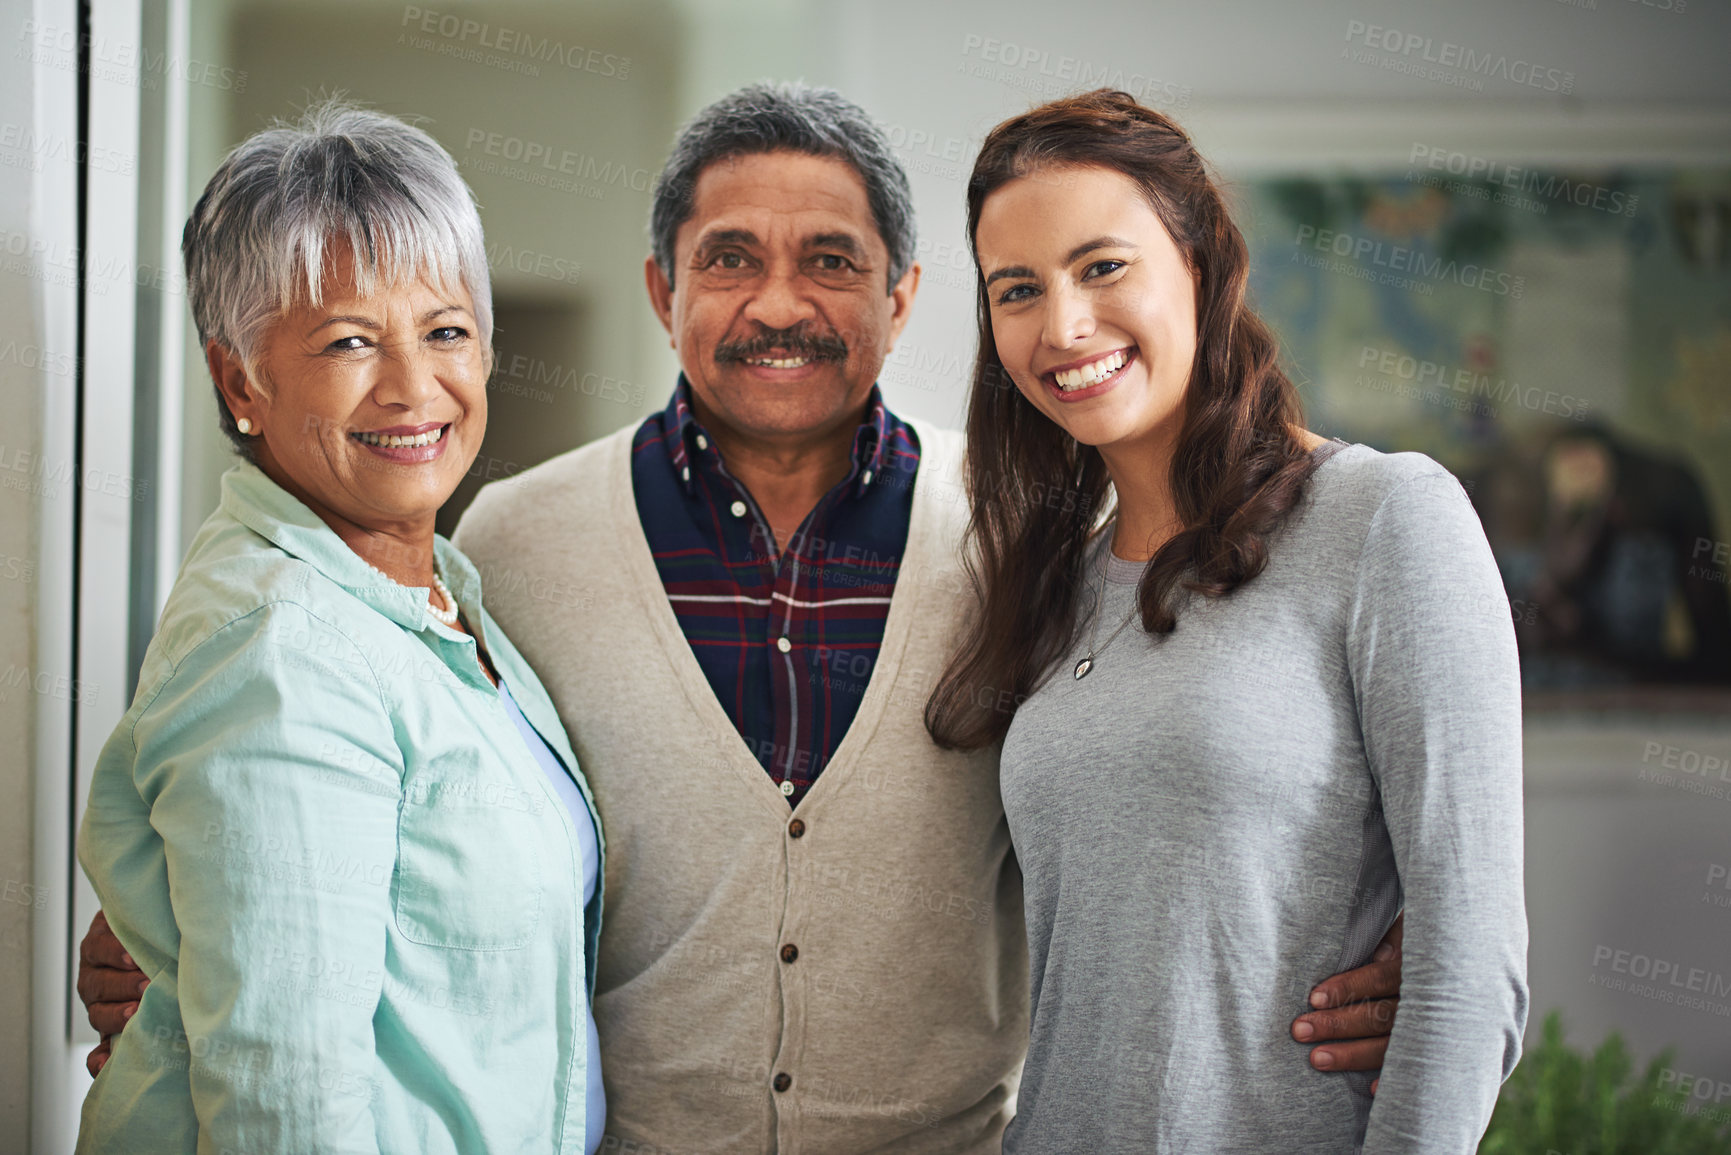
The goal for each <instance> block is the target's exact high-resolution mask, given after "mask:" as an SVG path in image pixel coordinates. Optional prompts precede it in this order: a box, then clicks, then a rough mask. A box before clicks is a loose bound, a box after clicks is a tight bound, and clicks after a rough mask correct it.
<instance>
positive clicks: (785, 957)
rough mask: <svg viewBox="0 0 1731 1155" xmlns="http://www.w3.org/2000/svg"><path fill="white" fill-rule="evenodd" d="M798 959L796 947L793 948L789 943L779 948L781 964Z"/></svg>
mask: <svg viewBox="0 0 1731 1155" xmlns="http://www.w3.org/2000/svg"><path fill="white" fill-rule="evenodd" d="M798 957H799V948H798V947H797V946H794V945H793V944H792V943H791V942H790V943H788V944H787V945H786V946H784V947H782V948H781V961H782V962H789V963H790V962H792V961H793V960H794V959H796V958H798Z"/></svg>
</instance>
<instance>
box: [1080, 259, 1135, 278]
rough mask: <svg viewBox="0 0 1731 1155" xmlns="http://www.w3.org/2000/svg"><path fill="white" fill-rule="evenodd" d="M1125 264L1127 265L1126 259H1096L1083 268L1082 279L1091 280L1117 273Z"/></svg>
mask: <svg viewBox="0 0 1731 1155" xmlns="http://www.w3.org/2000/svg"><path fill="white" fill-rule="evenodd" d="M1124 265H1125V262H1124V261H1114V260H1105V261H1095V262H1094V263H1093V264H1091V265H1089V266H1088V267H1087V268H1086V269H1083V270H1082V279H1083V280H1084V281H1091V280H1095V279H1097V278H1099V277H1105V276H1110V275H1111V274H1112V273H1115V272H1117V271H1118V270H1119V269H1121V268H1123V267H1124Z"/></svg>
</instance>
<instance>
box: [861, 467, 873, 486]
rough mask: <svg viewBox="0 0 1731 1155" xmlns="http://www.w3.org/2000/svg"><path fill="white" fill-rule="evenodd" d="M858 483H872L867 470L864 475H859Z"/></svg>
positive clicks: (870, 474) (870, 472)
mask: <svg viewBox="0 0 1731 1155" xmlns="http://www.w3.org/2000/svg"><path fill="white" fill-rule="evenodd" d="M859 483H860V484H861V485H870V484H871V483H872V471H871V470H869V469H868V470H866V471H865V472H864V473H862V474H860V478H859Z"/></svg>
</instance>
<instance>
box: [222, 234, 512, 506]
mask: <svg viewBox="0 0 1731 1155" xmlns="http://www.w3.org/2000/svg"><path fill="white" fill-rule="evenodd" d="M352 270H353V260H352V257H351V256H350V254H349V252H348V250H347V248H346V247H345V248H343V249H342V250H341V251H340V252H338V253H334V254H333V257H332V260H331V261H330V262H329V267H328V269H327V272H326V275H325V279H324V285H323V294H322V295H323V303H322V304H320V305H318V306H316V307H315V306H312V305H302V306H299V307H297V308H295V309H293V310H291V311H289V312H287V313H285V314H284V315H283V316H282V317H281V319H279V320H278V321H277V322H276V324H275V325H273V326H272V328H271V329H270V332H269V334H268V336H267V337H266V340H265V343H264V348H263V351H262V355H261V356H260V358H259V369H260V372H261V376H262V377H263V380H262V381H260V382H254V387H253V388H252V389H249V390H248V393H249V394H250V395H251V399H250V405H249V406H247V407H242V406H234V407H233V408H234V411H235V416H236V417H248V418H250V420H251V421H252V424H253V428H254V435H255V436H259V437H262V444H261V445H260V446H259V454H258V460H259V465H260V467H261V468H263V469H264V470H265V472H266V473H268V474H270V475H271V476H272V477H273V478H274V479H275V480H277V481H278V483H279V484H282V485H283V486H284V488H286V489H288V490H290V491H291V492H293V493H294V494H295V495H296V496H297V497H300V498H301V499H302V500H303V501H306V502H307V504H308V505H309V506H311V507H312V508H313V510H314V511H315V512H317V513H318V514H319V515H320V516H321V517H324V518H325V520H326V521H329V520H330V516H331V515H333V514H334V515H335V516H337V517H339V518H341V519H343V520H344V521H347V522H349V523H351V524H353V525H355V526H358V527H360V528H362V529H367V530H374V531H378V530H385V531H389V530H391V529H393V528H406V527H408V526H412V525H415V524H418V523H424V522H425V521H426V520H427V519H430V518H431V517H432V516H433V514H434V513H436V512H437V511H438V509H439V507H440V506H441V505H443V504H444V503H445V501H446V499H447V498H449V497H450V496H451V494H452V492H453V491H454V490H455V489H456V488H457V483H458V482H460V481H461V480H462V479H463V475H464V474H465V473H466V472H467V471H468V468H469V466H470V464H471V463H472V462H473V461H474V459H475V455H476V453H477V452H478V451H479V450H480V448H481V438H482V436H483V435H484V434H485V433H486V429H487V392H486V384H487V373H488V368H489V367H488V364H487V357H486V353H485V350H484V349H483V347H482V343H481V339H480V335H479V333H478V332H477V328H476V323H475V314H474V302H473V301H472V300H471V298H470V296H469V293H468V291H467V290H465V289H463V288H462V287H461V286H458V287H456V288H454V289H452V290H449V291H445V292H441V291H440V290H438V289H436V288H435V287H433V286H432V285H430V284H428V283H426V282H425V281H421V280H413V281H407V282H402V283H398V284H395V285H391V286H387V287H381V288H379V289H378V291H377V292H375V293H373V294H372V295H370V296H362V295H361V294H360V293H358V292H357V291H356V289H355V286H354V282H353V273H352Z"/></svg>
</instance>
